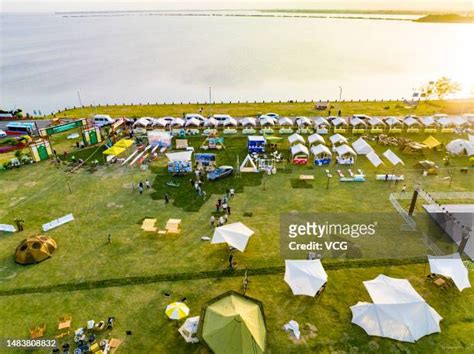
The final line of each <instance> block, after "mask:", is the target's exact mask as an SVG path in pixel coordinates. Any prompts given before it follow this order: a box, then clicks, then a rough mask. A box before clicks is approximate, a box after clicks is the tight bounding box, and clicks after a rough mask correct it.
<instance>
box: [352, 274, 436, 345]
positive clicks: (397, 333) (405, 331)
mask: <svg viewBox="0 0 474 354" xmlns="http://www.w3.org/2000/svg"><path fill="white" fill-rule="evenodd" d="M364 286H365V287H366V289H367V291H368V292H369V295H370V297H371V299H372V301H373V303H368V302H358V303H357V304H356V305H354V306H352V307H351V311H352V323H355V324H357V325H359V326H360V327H362V328H363V329H364V330H365V331H366V332H367V334H369V335H372V336H380V337H387V338H392V339H396V340H399V341H404V342H415V341H417V340H418V339H420V338H421V337H423V336H425V335H428V334H431V333H436V332H441V329H440V326H439V322H440V321H441V320H442V317H441V316H440V315H439V314H438V313H437V312H436V311H435V310H434V309H433V308H432V307H431V306H430V305H428V304H427V303H426V301H425V300H424V299H423V298H422V297H421V296H420V295H419V294H418V293H417V292H416V290H415V289H414V288H413V287H412V285H411V284H410V282H409V281H408V280H406V279H395V278H390V277H387V276H385V275H383V274H380V275H379V276H378V277H377V278H375V279H373V280H370V281H365V282H364Z"/></svg>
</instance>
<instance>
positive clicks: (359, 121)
mask: <svg viewBox="0 0 474 354" xmlns="http://www.w3.org/2000/svg"><path fill="white" fill-rule="evenodd" d="M351 125H352V126H353V127H356V126H358V125H363V126H364V127H366V126H367V123H366V122H364V121H363V120H362V119H360V118H358V117H353V118H351Z"/></svg>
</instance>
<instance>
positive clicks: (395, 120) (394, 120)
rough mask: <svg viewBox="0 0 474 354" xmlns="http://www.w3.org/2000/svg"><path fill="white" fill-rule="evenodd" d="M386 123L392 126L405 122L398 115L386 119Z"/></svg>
mask: <svg viewBox="0 0 474 354" xmlns="http://www.w3.org/2000/svg"><path fill="white" fill-rule="evenodd" d="M385 124H387V125H388V126H390V127H393V126H396V125H400V126H401V125H403V123H402V122H401V121H400V119H398V118H397V117H388V118H386V119H385Z"/></svg>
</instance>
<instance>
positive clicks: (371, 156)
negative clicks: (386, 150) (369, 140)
mask: <svg viewBox="0 0 474 354" xmlns="http://www.w3.org/2000/svg"><path fill="white" fill-rule="evenodd" d="M365 157H367V159H368V160H369V161H370V163H371V164H372V165H374V167H378V166H380V165H383V161H382V159H381V158H380V157H379V155H377V153H376V152H375V151H373V150H372V151H371V152H369V153H368V154H367V155H365Z"/></svg>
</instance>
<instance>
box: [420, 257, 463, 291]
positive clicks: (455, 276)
mask: <svg viewBox="0 0 474 354" xmlns="http://www.w3.org/2000/svg"><path fill="white" fill-rule="evenodd" d="M428 262H429V263H430V270H431V273H435V274H439V275H443V276H445V277H448V278H451V279H452V280H453V282H454V284H456V287H457V288H458V289H459V291H463V290H464V289H465V288H470V287H471V283H470V282H469V272H468V270H467V268H466V266H465V265H464V263H463V262H462V259H461V256H460V255H459V253H454V254H450V255H447V256H428Z"/></svg>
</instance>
